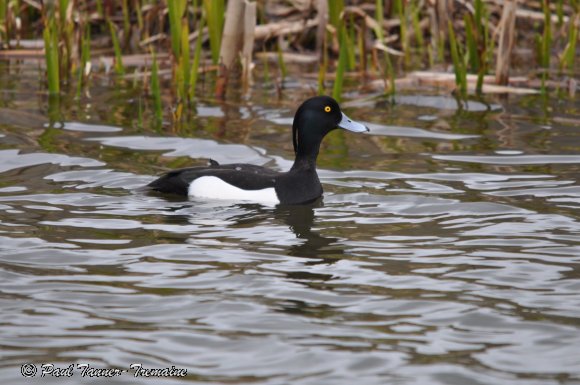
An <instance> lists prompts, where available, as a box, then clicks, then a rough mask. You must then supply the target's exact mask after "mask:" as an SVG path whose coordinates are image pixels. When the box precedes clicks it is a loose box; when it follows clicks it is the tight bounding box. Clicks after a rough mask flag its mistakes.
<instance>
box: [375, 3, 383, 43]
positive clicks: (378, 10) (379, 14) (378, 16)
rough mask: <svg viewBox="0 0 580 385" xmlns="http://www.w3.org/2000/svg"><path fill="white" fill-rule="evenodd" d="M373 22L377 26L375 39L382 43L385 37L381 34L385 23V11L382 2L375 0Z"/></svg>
mask: <svg viewBox="0 0 580 385" xmlns="http://www.w3.org/2000/svg"><path fill="white" fill-rule="evenodd" d="M375 20H376V21H377V24H378V25H379V28H377V29H376V31H375V32H376V34H377V38H378V39H379V41H380V42H381V43H382V42H383V41H384V40H385V36H384V34H383V28H382V25H383V21H385V10H384V8H383V0H376V1H375Z"/></svg>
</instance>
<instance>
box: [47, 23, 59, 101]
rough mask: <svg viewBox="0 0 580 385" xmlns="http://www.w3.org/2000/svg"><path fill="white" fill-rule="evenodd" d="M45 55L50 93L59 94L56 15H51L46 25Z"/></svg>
mask: <svg viewBox="0 0 580 385" xmlns="http://www.w3.org/2000/svg"><path fill="white" fill-rule="evenodd" d="M43 37H44V55H45V60H46V74H47V79H48V93H49V94H51V95H57V94H58V93H59V92H60V73H59V69H60V67H59V52H58V32H57V28H56V25H55V19H54V17H51V16H49V17H48V18H47V19H46V21H45V25H44V31H43Z"/></svg>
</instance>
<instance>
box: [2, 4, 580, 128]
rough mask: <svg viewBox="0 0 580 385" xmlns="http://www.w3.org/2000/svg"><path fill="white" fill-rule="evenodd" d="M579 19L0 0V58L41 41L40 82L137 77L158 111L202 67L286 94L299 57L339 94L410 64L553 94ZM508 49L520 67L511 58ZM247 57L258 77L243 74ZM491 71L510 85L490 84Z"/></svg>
mask: <svg viewBox="0 0 580 385" xmlns="http://www.w3.org/2000/svg"><path fill="white" fill-rule="evenodd" d="M516 25H517V27H516ZM579 28H580V4H579V2H578V1H577V0H570V1H564V0H559V1H555V2H554V1H548V0H536V1H529V2H525V3H516V2H515V0H504V1H499V0H474V1H469V0H455V1H454V0H439V1H427V0H392V1H389V0H358V1H355V0H351V1H349V0H311V1H306V0H287V1H282V0H271V1H265V0H262V1H256V2H254V1H251V0H235V3H234V0H230V1H229V2H226V1H225V0H165V1H160V0H123V1H120V2H111V1H103V0H87V1H80V0H57V1H51V2H49V1H47V2H40V1H38V0H27V1H14V0H0V57H5V58H6V57H8V58H10V57H11V56H14V55H16V54H17V52H18V53H19V54H21V52H22V50H23V49H24V50H26V44H25V43H26V41H24V40H22V37H23V36H26V37H27V39H28V40H41V41H43V42H44V50H43V52H42V54H41V55H38V57H39V58H40V59H41V60H44V61H45V69H46V84H47V90H48V93H50V94H53V95H58V94H59V93H60V92H61V90H62V88H63V86H67V87H70V86H71V85H74V83H75V82H76V86H77V89H78V93H77V94H78V95H80V94H81V93H80V90H81V89H83V88H86V87H90V78H91V76H93V74H94V73H95V72H101V73H103V72H104V73H106V72H107V71H110V72H112V73H114V74H115V75H116V76H115V77H114V78H115V79H125V78H132V79H141V80H142V82H143V89H146V90H148V92H149V95H150V102H149V104H148V105H149V106H151V108H152V111H154V115H155V116H157V117H158V118H159V119H161V118H162V116H163V112H164V111H170V110H172V109H173V110H175V106H176V105H179V106H180V108H182V107H183V106H185V107H187V106H188V105H190V104H191V103H192V102H194V100H195V98H196V96H198V92H200V91H199V79H200V76H214V77H215V78H216V79H217V81H215V82H212V84H214V83H215V84H217V86H216V89H215V90H214V92H215V94H214V95H215V96H216V97H219V98H227V97H228V95H229V93H228V92H229V90H232V89H234V90H236V92H237V88H236V87H237V85H238V84H243V85H244V87H243V89H245V90H247V89H248V87H256V86H264V84H267V83H273V84H275V86H276V89H277V91H278V93H281V92H283V88H284V79H285V78H288V77H297V78H300V77H302V75H303V66H302V65H293V64H294V62H295V61H297V60H298V61H301V62H303V61H309V62H310V63H313V65H312V67H313V68H311V72H313V73H315V74H316V73H317V82H318V84H317V85H316V84H315V85H314V86H313V87H312V89H313V90H317V92H318V93H330V94H332V95H333V96H334V97H335V98H337V99H341V98H342V96H343V92H344V89H345V82H346V83H348V86H349V87H351V84H356V85H357V86H358V87H361V88H364V89H365V90H369V89H370V90H371V91H373V92H374V91H378V92H384V93H385V94H388V95H395V93H396V92H400V89H401V86H404V85H405V84H409V82H405V81H402V79H405V78H407V79H409V75H412V74H413V72H414V71H418V70H421V71H423V72H422V75H421V76H415V77H413V76H411V78H413V79H418V78H420V79H422V80H421V84H428V85H431V86H436V87H447V88H448V87H450V88H452V89H453V90H454V91H455V93H454V94H455V95H457V97H458V98H462V99H466V98H469V97H470V95H472V94H481V93H485V92H490V90H491V92H499V91H497V90H498V89H501V90H502V91H501V92H508V93H509V92H520V91H521V90H522V88H523V89H526V90H527V91H530V90H532V91H542V92H548V91H549V89H551V88H554V87H556V88H557V87H566V82H567V81H568V79H570V78H574V76H575V75H577V72H575V71H576V70H575V65H576V64H577V63H576V60H575V59H576V56H577V41H578V38H579V37H580V36H579V35H580V34H579V33H578V29H579ZM40 32H41V34H40V36H37V35H38V34H39V33H40ZM252 47H253V49H252ZM95 52H98V54H95ZM153 52H157V55H155V54H153ZM257 53H264V55H263V57H264V58H263V59H262V60H259V59H258V58H257V57H256V56H257V55H256V54H257ZM268 53H272V55H267V54H268ZM30 54H31V55H34V52H33V51H32V50H31V52H30ZM517 55H520V56H522V55H523V57H524V59H523V61H524V62H525V63H527V64H526V65H525V66H520V67H518V65H517V64H514V60H513V57H514V56H517ZM162 56H163V57H168V58H169V60H160V57H162ZM310 59H312V60H310ZM103 62H104V63H110V64H111V65H110V66H105V68H103V67H102V66H99V64H100V63H103ZM252 62H253V63H254V64H256V65H258V66H260V67H259V69H261V71H262V73H261V74H260V75H259V76H260V77H261V78H265V79H267V81H266V82H260V83H254V84H253V83H252V82H251V77H252V70H251V68H252V66H253V65H252ZM242 63H245V64H244V71H241V64H242ZM534 63H535V64H534ZM274 68H275V70H274ZM518 70H519V71H520V72H521V73H527V74H531V76H529V77H528V81H527V82H526V81H524V82H523V83H522V81H521V77H520V78H518V81H519V83H518V84H517V87H515V86H514V84H512V83H513V82H512V81H510V75H512V74H513V73H517V72H518ZM425 71H428V72H431V73H433V74H434V75H433V76H432V78H431V80H426V79H427V77H426V76H425ZM494 71H495V73H494ZM254 72H256V70H254ZM441 73H454V74H455V77H454V82H453V83H452V84H451V86H450V85H449V83H448V82H447V81H445V82H439V81H438V80H437V79H440V78H441V77H440V76H438V75H439V74H441ZM165 74H171V76H170V83H166V82H168V81H169V80H168V78H167V77H166V76H165ZM489 75H495V78H496V82H497V83H499V84H503V85H505V86H506V87H503V88H494V87H492V86H493V85H492V84H490V83H489V82H490V81H489V77H490V76H489ZM254 76H256V75H254ZM474 76H475V79H476V80H475V81H474V80H473V79H474ZM313 78H315V79H316V75H315V76H314V77H313ZM538 80H539V86H537V84H538V83H537V81H538ZM315 82H316V81H315ZM167 84H169V86H166V85H167ZM252 84H253V85H252ZM414 84H415V85H416V84H417V82H416V81H415V83H414ZM574 88H575V87H574ZM493 90H496V91H493ZM168 92H170V97H164V98H161V96H160V94H161V93H164V94H166V93H168ZM203 92H204V96H205V97H207V96H208V93H209V95H212V94H213V93H212V91H211V90H210V91H208V90H207V89H204V91H203ZM315 92H316V91H315ZM162 101H165V102H166V103H172V104H173V105H171V106H163V105H162V103H163V102H162ZM164 107H165V108H164ZM169 107H172V108H169ZM175 115H176V114H173V116H174V118H175V117H176V116H175ZM177 115H180V114H177ZM177 119H179V116H177Z"/></svg>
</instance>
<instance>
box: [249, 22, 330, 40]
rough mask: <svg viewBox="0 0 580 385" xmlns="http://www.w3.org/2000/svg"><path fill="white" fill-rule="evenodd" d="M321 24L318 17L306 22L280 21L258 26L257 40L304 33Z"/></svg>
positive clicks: (255, 36)
mask: <svg viewBox="0 0 580 385" xmlns="http://www.w3.org/2000/svg"><path fill="white" fill-rule="evenodd" d="M318 23H319V20H318V17H316V18H314V19H308V20H306V21H301V20H300V21H280V22H278V23H269V24H264V25H257V26H256V31H255V33H254V38H255V39H256V40H264V39H269V38H272V37H278V36H285V35H291V34H294V33H302V32H304V31H305V30H307V29H310V28H313V27H316V26H317V25H318Z"/></svg>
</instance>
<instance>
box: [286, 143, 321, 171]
mask: <svg viewBox="0 0 580 385" xmlns="http://www.w3.org/2000/svg"><path fill="white" fill-rule="evenodd" d="M319 150H320V142H316V143H311V144H310V145H308V146H304V145H301V146H300V147H298V151H297V152H296V159H295V160H294V164H293V165H292V168H291V170H292V171H297V170H306V171H314V172H316V158H318V152H319Z"/></svg>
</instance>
